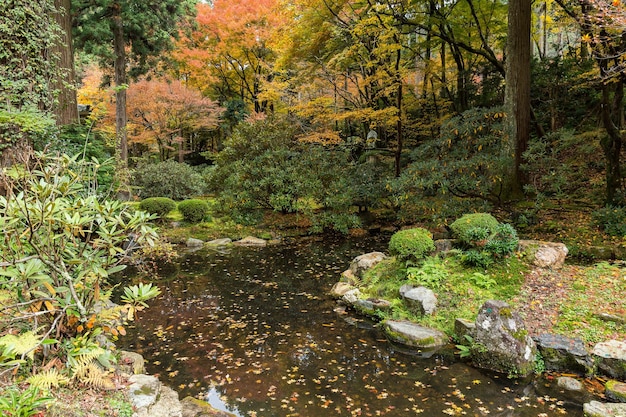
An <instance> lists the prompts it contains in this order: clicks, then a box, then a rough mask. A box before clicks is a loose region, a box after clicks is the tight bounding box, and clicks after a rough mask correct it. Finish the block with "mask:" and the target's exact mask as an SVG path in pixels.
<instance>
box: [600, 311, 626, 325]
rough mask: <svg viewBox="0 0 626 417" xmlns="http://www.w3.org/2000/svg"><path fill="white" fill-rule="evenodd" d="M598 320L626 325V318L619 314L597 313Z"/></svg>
mask: <svg viewBox="0 0 626 417" xmlns="http://www.w3.org/2000/svg"><path fill="white" fill-rule="evenodd" d="M594 316H596V317H597V318H599V319H600V320H604V321H612V322H613V323H619V324H626V317H625V316H622V315H619V314H611V313H597V314H594Z"/></svg>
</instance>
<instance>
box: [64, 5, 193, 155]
mask: <svg viewBox="0 0 626 417" xmlns="http://www.w3.org/2000/svg"><path fill="white" fill-rule="evenodd" d="M194 4H195V1H193V0H160V1H156V0H155V1H146V0H99V1H90V0H74V1H73V2H72V11H73V14H74V16H75V21H74V41H75V44H76V46H78V47H79V48H81V49H83V50H84V51H85V52H88V53H91V54H94V55H95V56H97V57H99V58H100V59H101V64H102V66H105V67H111V66H112V67H113V69H114V77H113V78H114V82H113V84H114V86H115V87H114V88H115V106H116V107H115V114H116V122H115V126H116V136H117V139H118V141H119V145H118V146H119V152H120V159H121V162H122V164H123V165H126V163H127V159H128V142H127V133H126V123H127V115H126V89H127V88H128V81H127V80H128V75H130V76H132V77H135V76H138V75H140V74H144V73H146V72H147V71H148V70H150V69H155V68H156V62H157V59H158V58H159V57H160V54H161V53H162V52H164V51H166V50H168V49H170V48H171V47H172V46H173V42H172V37H173V36H176V35H177V34H178V25H179V24H180V23H181V22H182V21H184V20H185V19H187V18H188V17H189V16H191V15H192V14H193V10H194V9H193V6H194ZM127 68H128V73H127Z"/></svg>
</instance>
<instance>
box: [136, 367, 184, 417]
mask: <svg viewBox="0 0 626 417" xmlns="http://www.w3.org/2000/svg"><path fill="white" fill-rule="evenodd" d="M128 382H130V386H129V387H128V391H129V400H130V402H131V404H132V405H133V407H134V408H135V409H136V411H135V413H134V414H133V417H182V413H183V411H182V406H181V404H180V401H179V400H178V393H177V392H176V391H174V390H172V389H171V388H169V387H166V386H164V385H161V383H160V382H159V380H158V379H157V378H156V377H154V376H150V375H143V374H139V375H133V376H131V377H130V378H129V379H128Z"/></svg>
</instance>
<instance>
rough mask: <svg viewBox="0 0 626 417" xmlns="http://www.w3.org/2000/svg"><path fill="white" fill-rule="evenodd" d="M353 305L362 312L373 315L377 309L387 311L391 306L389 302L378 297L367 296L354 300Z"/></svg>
mask: <svg viewBox="0 0 626 417" xmlns="http://www.w3.org/2000/svg"><path fill="white" fill-rule="evenodd" d="M353 306H354V308H356V309H357V310H358V311H359V312H361V313H362V314H365V315H368V316H374V317H375V316H377V313H378V312H379V311H388V310H389V309H390V308H391V303H390V302H389V301H387V300H382V299H379V298H368V299H367V300H361V299H359V300H356V301H355V302H354V304H353Z"/></svg>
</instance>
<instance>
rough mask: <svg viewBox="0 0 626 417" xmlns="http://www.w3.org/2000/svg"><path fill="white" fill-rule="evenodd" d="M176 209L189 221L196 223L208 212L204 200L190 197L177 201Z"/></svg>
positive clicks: (207, 206)
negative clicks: (189, 198)
mask: <svg viewBox="0 0 626 417" xmlns="http://www.w3.org/2000/svg"><path fill="white" fill-rule="evenodd" d="M178 211H179V212H180V214H182V215H183V219H184V220H185V221H187V222H189V223H198V222H201V221H202V220H204V219H205V217H206V216H207V215H208V214H209V205H208V204H207V202H206V201H204V200H198V199H191V200H184V201H181V202H180V203H178Z"/></svg>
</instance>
